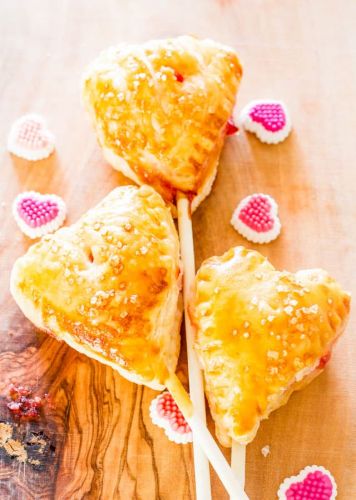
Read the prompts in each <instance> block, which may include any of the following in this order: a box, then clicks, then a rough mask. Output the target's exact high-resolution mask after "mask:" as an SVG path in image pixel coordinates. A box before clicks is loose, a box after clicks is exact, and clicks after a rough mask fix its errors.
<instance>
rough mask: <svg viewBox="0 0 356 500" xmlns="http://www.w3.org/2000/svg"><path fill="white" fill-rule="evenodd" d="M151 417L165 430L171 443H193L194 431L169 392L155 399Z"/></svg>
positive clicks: (151, 408) (152, 404)
mask: <svg viewBox="0 0 356 500" xmlns="http://www.w3.org/2000/svg"><path fill="white" fill-rule="evenodd" d="M150 417H151V419H152V422H153V423H154V424H155V425H157V426H158V427H161V428H162V429H164V431H165V434H166V436H167V437H168V439H169V440H170V441H173V442H174V443H177V444H187V443H191V442H192V441H193V435H192V430H191V428H190V427H189V424H188V423H187V422H186V420H185V418H184V417H183V414H182V413H181V411H180V409H179V408H178V405H177V403H176V402H175V401H174V399H173V397H172V395H171V394H170V393H169V392H168V391H165V392H162V393H161V394H160V395H159V396H157V397H156V398H155V399H153V401H152V402H151V404H150Z"/></svg>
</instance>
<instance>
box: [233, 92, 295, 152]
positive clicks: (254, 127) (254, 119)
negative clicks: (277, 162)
mask: <svg viewBox="0 0 356 500" xmlns="http://www.w3.org/2000/svg"><path fill="white" fill-rule="evenodd" d="M241 122H242V124H243V126H244V128H245V129H246V130H248V131H249V132H253V133H255V134H256V136H257V137H258V138H259V139H260V141H262V142H266V143H267V144H277V143H278V142H282V141H284V139H286V137H287V136H288V135H289V133H290V131H291V129H292V124H291V121H290V118H289V113H288V111H287V108H286V107H285V105H284V104H283V103H282V102H281V101H272V100H258V101H252V102H250V103H249V104H248V105H247V106H246V107H245V108H244V109H243V110H242V112H241Z"/></svg>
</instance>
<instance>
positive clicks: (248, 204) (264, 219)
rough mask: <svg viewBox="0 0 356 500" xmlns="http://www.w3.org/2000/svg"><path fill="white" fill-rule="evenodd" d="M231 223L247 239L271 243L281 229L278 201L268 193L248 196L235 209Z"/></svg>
mask: <svg viewBox="0 0 356 500" xmlns="http://www.w3.org/2000/svg"><path fill="white" fill-rule="evenodd" d="M231 224H232V225H233V226H234V228H235V229H236V231H238V232H239V233H240V234H241V235H242V236H244V237H245V238H246V239H248V240H250V241H252V242H254V243H269V242H270V241H273V240H275V239H276V238H277V236H278V235H279V233H280V231H281V223H280V220H279V218H278V206H277V203H276V202H275V201H274V199H273V198H271V196H268V194H253V195H251V196H247V197H246V198H244V199H243V200H242V201H240V203H239V204H238V206H237V208H236V209H235V211H234V213H233V215H232V218H231Z"/></svg>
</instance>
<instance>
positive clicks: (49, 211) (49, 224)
mask: <svg viewBox="0 0 356 500" xmlns="http://www.w3.org/2000/svg"><path fill="white" fill-rule="evenodd" d="M13 215H14V217H15V220H16V222H17V224H18V226H19V228H20V229H21V231H22V232H24V233H25V234H26V235H27V236H29V237H30V238H39V237H41V236H43V235H44V234H47V233H50V232H53V231H56V230H57V229H58V228H59V227H60V226H61V225H62V224H63V222H64V220H65V217H66V206H65V203H64V201H63V200H62V198H60V197H59V196H56V195H55V194H45V195H42V194H40V193H36V192H35V191H28V192H25V193H21V194H19V195H18V196H17V197H16V198H15V200H14V202H13Z"/></svg>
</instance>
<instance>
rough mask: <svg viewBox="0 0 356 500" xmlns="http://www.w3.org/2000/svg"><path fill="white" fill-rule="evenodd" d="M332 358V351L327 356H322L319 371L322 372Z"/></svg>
mask: <svg viewBox="0 0 356 500" xmlns="http://www.w3.org/2000/svg"><path fill="white" fill-rule="evenodd" d="M330 358H331V351H329V352H327V353H326V354H325V356H322V357H321V358H320V361H319V364H318V368H319V370H322V369H323V368H325V365H326V364H327V363H328V362H329V361H330Z"/></svg>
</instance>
